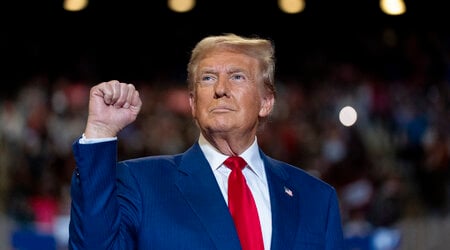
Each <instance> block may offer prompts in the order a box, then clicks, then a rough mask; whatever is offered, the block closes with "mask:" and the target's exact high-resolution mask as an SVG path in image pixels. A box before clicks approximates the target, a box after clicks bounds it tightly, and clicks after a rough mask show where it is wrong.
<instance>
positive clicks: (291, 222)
mask: <svg viewBox="0 0 450 250" xmlns="http://www.w3.org/2000/svg"><path fill="white" fill-rule="evenodd" d="M261 155H262V158H263V160H264V164H265V169H266V175H267V181H268V183H269V192H270V204H271V210H272V243H271V249H272V250H276V249H280V250H287V249H289V248H290V247H292V246H294V245H295V244H294V241H295V237H296V235H297V231H298V225H299V218H300V213H299V211H300V208H299V206H300V202H299V199H300V197H299V195H300V194H299V193H298V192H297V191H296V190H294V189H293V188H292V187H291V186H290V185H289V182H288V178H289V176H288V174H287V172H286V171H284V169H283V168H282V167H281V166H280V164H279V163H276V162H274V161H272V160H271V159H270V158H268V157H266V156H265V155H264V154H262V153H261Z"/></svg>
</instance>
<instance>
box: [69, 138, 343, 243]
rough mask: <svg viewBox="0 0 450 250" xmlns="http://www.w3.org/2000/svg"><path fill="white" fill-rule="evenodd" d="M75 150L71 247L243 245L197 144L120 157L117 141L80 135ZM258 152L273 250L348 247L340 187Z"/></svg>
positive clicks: (70, 229) (74, 146)
mask: <svg viewBox="0 0 450 250" xmlns="http://www.w3.org/2000/svg"><path fill="white" fill-rule="evenodd" d="M73 152H74V157H75V160H76V169H75V171H74V175H73V179H72V186H71V195H72V209H71V221H70V228H69V231H70V240H69V245H70V249H89V250H100V249H121V250H125V249H126V250H128V249H145V250H147V249H148V250H150V249H161V250H172V249H174V250H175V249H176V250H181V249H192V250H202V249H208V250H209V249H217V250H238V249H240V245H239V239H238V236H237V233H236V231H235V228H234V224H233V220H232V218H231V216H230V213H229V211H228V207H227V204H226V202H225V200H224V198H223V196H222V193H221V191H220V189H219V186H218V184H217V182H216V179H215V177H214V174H213V173H212V171H211V168H210V167H209V164H208V162H207V160H206V158H205V157H204V155H203V153H202V151H201V149H200V147H199V145H198V144H197V143H196V144H194V145H193V146H192V147H191V148H190V149H188V150H187V151H186V152H184V153H182V154H178V155H167V156H149V157H143V158H138V159H132V160H127V161H123V162H119V163H117V162H116V160H117V141H112V142H103V143H97V144H87V145H82V144H79V143H78V142H75V143H74V145H73ZM261 155H262V159H263V161H264V164H265V170H266V174H267V180H268V184H269V192H270V202H271V209H272V228H273V229H272V244H271V248H270V249H273V250H289V249H299V250H300V249H301V250H313V249H327V250H331V249H333V250H338V249H344V247H343V235H342V227H341V217H340V213H339V204H338V198H337V194H336V192H335V190H334V189H333V188H332V187H331V186H330V185H328V184H326V183H325V182H323V181H321V180H319V179H317V178H315V177H313V176H311V175H309V174H307V173H306V172H305V171H303V170H301V169H299V168H296V167H294V166H291V165H288V164H286V163H283V162H280V161H277V160H275V159H272V158H270V157H268V156H267V155H265V154H264V153H263V152H261ZM289 190H290V191H289ZM291 192H292V193H291Z"/></svg>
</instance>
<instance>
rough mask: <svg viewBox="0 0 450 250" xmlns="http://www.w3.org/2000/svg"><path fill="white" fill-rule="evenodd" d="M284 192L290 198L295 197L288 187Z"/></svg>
mask: <svg viewBox="0 0 450 250" xmlns="http://www.w3.org/2000/svg"><path fill="white" fill-rule="evenodd" d="M284 192H285V193H286V194H287V195H289V196H290V197H292V196H294V194H293V193H292V190H290V189H289V188H287V187H284Z"/></svg>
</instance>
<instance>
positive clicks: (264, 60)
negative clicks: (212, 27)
mask: <svg viewBox="0 0 450 250" xmlns="http://www.w3.org/2000/svg"><path fill="white" fill-rule="evenodd" d="M224 48H225V49H229V50H232V51H237V52H240V53H243V54H245V55H248V56H251V57H253V58H256V59H257V60H258V61H259V64H260V69H261V77H262V80H263V83H264V87H265V88H266V90H268V91H269V92H270V93H271V94H273V96H274V97H275V96H276V89H275V83H274V81H275V80H274V79H275V76H274V75H275V57H274V54H275V48H274V45H273V43H272V41H270V40H268V39H262V38H258V37H243V36H238V35H236V34H232V33H226V34H223V35H217V36H208V37H205V38H203V39H202V40H200V41H199V42H198V43H197V45H196V46H195V47H194V49H193V50H192V52H191V58H190V60H189V63H188V66H187V81H188V88H189V91H193V90H194V86H195V82H196V72H197V68H198V64H199V62H200V61H201V60H202V59H203V58H204V57H205V56H206V55H207V54H208V53H209V52H211V51H214V50H217V49H224Z"/></svg>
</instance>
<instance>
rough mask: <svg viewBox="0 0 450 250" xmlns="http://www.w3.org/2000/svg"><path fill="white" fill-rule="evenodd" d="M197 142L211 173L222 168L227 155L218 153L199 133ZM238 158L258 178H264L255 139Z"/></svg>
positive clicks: (262, 165)
mask: <svg viewBox="0 0 450 250" xmlns="http://www.w3.org/2000/svg"><path fill="white" fill-rule="evenodd" d="M198 142H199V145H200V148H201V150H202V151H203V153H204V154H205V157H206V160H207V161H208V162H209V165H210V166H211V169H212V170H213V171H215V170H217V169H218V168H220V167H221V166H222V164H223V162H224V161H225V160H226V159H227V158H228V155H224V154H222V153H220V152H219V151H218V150H217V149H216V148H215V147H213V146H212V145H211V144H210V143H209V142H208V141H207V140H206V138H205V137H204V136H203V135H202V134H201V133H200V137H199V140H198ZM239 156H240V157H242V158H243V159H244V160H245V161H246V162H247V164H248V165H249V167H250V169H251V170H252V171H253V172H254V173H255V174H256V175H257V176H258V177H259V178H263V177H264V176H265V174H264V173H265V171H264V164H263V161H262V159H261V157H260V155H259V147H258V143H257V138H256V137H255V140H254V141H253V143H252V144H251V145H250V147H249V148H247V149H246V150H245V151H244V152H243V153H242V154H240V155H239Z"/></svg>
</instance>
